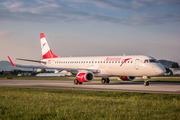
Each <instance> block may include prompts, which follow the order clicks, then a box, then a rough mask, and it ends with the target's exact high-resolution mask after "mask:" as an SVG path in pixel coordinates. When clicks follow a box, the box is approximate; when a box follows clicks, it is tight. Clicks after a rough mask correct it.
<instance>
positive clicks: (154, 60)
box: [149, 59, 158, 63]
mask: <svg viewBox="0 0 180 120" xmlns="http://www.w3.org/2000/svg"><path fill="white" fill-rule="evenodd" d="M149 62H150V63H158V61H157V60H156V59H150V60H149Z"/></svg>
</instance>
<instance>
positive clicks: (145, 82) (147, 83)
mask: <svg viewBox="0 0 180 120" xmlns="http://www.w3.org/2000/svg"><path fill="white" fill-rule="evenodd" d="M148 78H150V77H147V76H143V79H145V80H144V86H149V81H148Z"/></svg>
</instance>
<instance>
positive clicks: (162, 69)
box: [158, 66, 166, 75]
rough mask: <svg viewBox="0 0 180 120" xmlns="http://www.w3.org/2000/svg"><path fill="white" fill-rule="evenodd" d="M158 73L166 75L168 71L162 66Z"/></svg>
mask: <svg viewBox="0 0 180 120" xmlns="http://www.w3.org/2000/svg"><path fill="white" fill-rule="evenodd" d="M158 73H159V74H160V75H164V74H165V73H166V69H165V68H164V67H163V66H162V67H160V68H159V70H158Z"/></svg>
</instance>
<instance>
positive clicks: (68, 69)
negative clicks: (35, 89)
mask: <svg viewBox="0 0 180 120" xmlns="http://www.w3.org/2000/svg"><path fill="white" fill-rule="evenodd" d="M8 59H9V61H10V62H11V64H12V66H14V67H20V68H37V69H38V68H40V69H53V70H67V71H69V72H71V71H81V70H85V71H91V72H93V73H95V72H98V70H94V69H85V68H58V67H45V66H25V65H16V64H14V63H13V62H12V60H11V58H10V57H9V56H8ZM21 60H22V59H21ZM23 60H25V61H32V60H27V59H23ZM33 61H34V62H36V61H35V60H33ZM37 62H39V61H37Z"/></svg>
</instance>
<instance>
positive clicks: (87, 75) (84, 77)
mask: <svg viewBox="0 0 180 120" xmlns="http://www.w3.org/2000/svg"><path fill="white" fill-rule="evenodd" d="M76 78H77V80H78V81H79V82H89V81H92V80H93V79H94V74H93V73H92V72H79V73H78V74H77V76H76Z"/></svg>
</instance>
